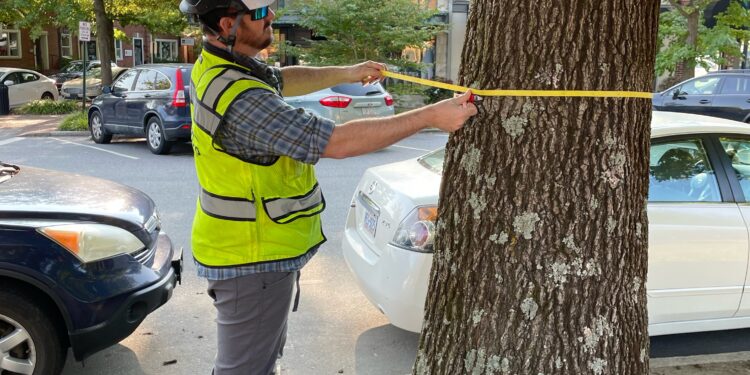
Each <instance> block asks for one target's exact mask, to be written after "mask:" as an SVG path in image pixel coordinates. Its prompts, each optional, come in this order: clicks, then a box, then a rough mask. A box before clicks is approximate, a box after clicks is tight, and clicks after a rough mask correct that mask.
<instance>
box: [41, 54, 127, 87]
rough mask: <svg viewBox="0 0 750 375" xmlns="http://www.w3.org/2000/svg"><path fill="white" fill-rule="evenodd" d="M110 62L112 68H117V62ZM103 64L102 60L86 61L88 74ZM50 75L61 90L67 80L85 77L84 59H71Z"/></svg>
mask: <svg viewBox="0 0 750 375" xmlns="http://www.w3.org/2000/svg"><path fill="white" fill-rule="evenodd" d="M110 64H111V65H112V68H117V64H115V63H110ZM101 66H102V62H101V61H99V60H91V61H86V74H87V75H88V74H89V72H90V71H91V69H96V68H101ZM49 77H50V78H52V79H54V80H55V86H57V91H58V92H59V91H60V89H61V88H62V85H63V83H65V82H66V81H69V80H71V79H76V78H81V77H83V60H74V61H71V62H70V63H69V64H68V65H66V66H65V67H64V68H63V69H62V70H61V71H60V72H59V73H57V74H53V75H51V76H49Z"/></svg>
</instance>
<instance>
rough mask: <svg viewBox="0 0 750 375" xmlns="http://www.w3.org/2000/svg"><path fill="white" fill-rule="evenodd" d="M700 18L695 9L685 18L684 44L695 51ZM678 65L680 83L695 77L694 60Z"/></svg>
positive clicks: (698, 12) (698, 11) (699, 13)
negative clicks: (686, 33) (679, 67)
mask: <svg viewBox="0 0 750 375" xmlns="http://www.w3.org/2000/svg"><path fill="white" fill-rule="evenodd" d="M700 17H701V12H700V10H697V9H696V10H694V11H693V12H692V13H690V14H689V15H688V16H687V29H688V35H687V39H686V40H685V44H687V46H688V47H689V48H691V49H693V50H697V48H698V27H699V26H700ZM680 64H681V68H682V69H681V70H680V71H681V72H682V74H681V76H680V81H684V80H686V79H690V78H693V77H695V59H694V58H690V59H687V60H685V61H683V62H681V63H680Z"/></svg>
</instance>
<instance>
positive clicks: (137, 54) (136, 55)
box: [133, 38, 143, 66]
mask: <svg viewBox="0 0 750 375" xmlns="http://www.w3.org/2000/svg"><path fill="white" fill-rule="evenodd" d="M142 64H143V38H133V66H136V65H142Z"/></svg>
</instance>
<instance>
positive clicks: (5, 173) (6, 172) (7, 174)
mask: <svg viewBox="0 0 750 375" xmlns="http://www.w3.org/2000/svg"><path fill="white" fill-rule="evenodd" d="M20 171H21V168H20V167H18V166H17V165H13V164H5V163H3V162H0V183H3V182H5V181H7V180H10V179H11V177H13V176H15V175H17V174H18V172H20Z"/></svg>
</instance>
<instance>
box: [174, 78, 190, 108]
mask: <svg viewBox="0 0 750 375" xmlns="http://www.w3.org/2000/svg"><path fill="white" fill-rule="evenodd" d="M172 106H174V107H186V106H187V100H185V85H184V84H183V83H182V69H177V78H176V79H175V90H174V94H172Z"/></svg>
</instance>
